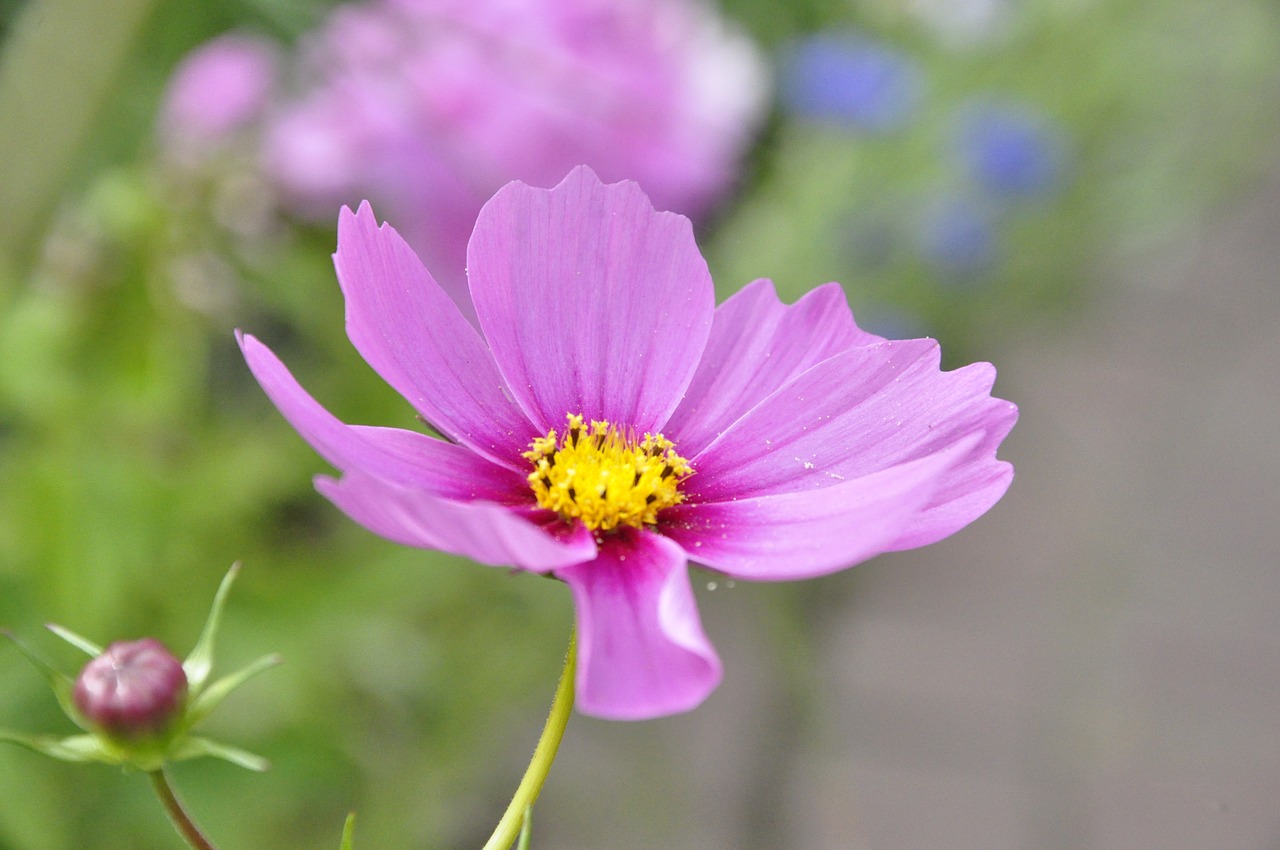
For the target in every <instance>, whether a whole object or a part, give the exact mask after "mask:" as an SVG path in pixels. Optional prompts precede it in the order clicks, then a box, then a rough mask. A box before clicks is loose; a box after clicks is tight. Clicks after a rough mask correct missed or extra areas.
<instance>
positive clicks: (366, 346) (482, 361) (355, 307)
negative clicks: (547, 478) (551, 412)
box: [333, 202, 545, 469]
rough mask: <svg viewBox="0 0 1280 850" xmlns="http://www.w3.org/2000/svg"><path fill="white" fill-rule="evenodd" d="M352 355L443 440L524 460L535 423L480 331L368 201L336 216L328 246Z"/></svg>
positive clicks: (498, 458)
mask: <svg viewBox="0 0 1280 850" xmlns="http://www.w3.org/2000/svg"><path fill="white" fill-rule="evenodd" d="M333 264H334V267H335V268H336V269H337V272H338V282H339V283H340V284H341V285H342V293H343V295H344V297H345V298H346V302H347V335H348V336H349V337H350V338H351V342H352V344H353V345H355V347H356V350H357V351H359V352H360V356H361V357H363V358H364V359H365V360H367V361H368V363H369V365H370V366H372V367H373V368H374V370H375V371H376V372H377V373H378V374H379V375H381V376H382V378H383V380H385V381H386V382H387V383H388V384H390V385H391V386H392V387H394V388H395V389H396V391H397V392H399V393H400V394H401V395H402V396H404V397H405V398H406V399H408V401H409V403H410V404H412V405H413V406H414V407H415V408H416V409H417V410H418V412H419V413H421V414H422V415H423V416H424V417H425V418H426V419H427V421H428V422H430V423H431V424H432V425H434V426H435V427H436V428H438V429H439V430H440V432H441V433H443V434H445V435H446V436H447V437H449V438H450V439H451V440H454V441H455V442H458V443H462V444H463V445H465V446H467V447H468V448H471V449H473V450H475V451H476V452H478V453H480V454H482V455H484V456H485V457H487V458H489V459H490V460H492V461H494V462H495V463H501V464H505V465H509V466H511V467H512V468H513V469H515V468H518V467H519V466H521V465H522V463H521V461H520V453H521V452H523V451H524V450H526V449H527V448H528V447H529V442H530V441H531V440H532V439H533V438H534V437H537V436H541V434H542V433H545V430H543V431H537V430H535V429H534V428H533V426H532V425H531V424H530V423H529V421H528V419H527V418H526V417H525V416H524V415H523V414H522V413H521V412H520V408H519V407H517V406H516V405H515V404H514V403H513V402H512V401H511V398H510V396H509V394H508V392H507V389H506V386H505V384H504V383H503V380H502V376H501V375H499V374H498V369H497V366H496V365H495V364H494V362H493V357H492V355H491V354H490V353H489V350H488V348H487V347H486V345H485V343H484V340H483V339H482V338H481V337H480V334H479V333H477V332H476V329H475V328H474V327H473V326H472V325H471V324H470V323H469V322H468V321H467V320H466V319H465V318H463V316H462V313H460V312H459V311H458V307H457V305H455V304H454V302H453V300H452V299H451V298H450V297H449V296H448V295H447V294H446V293H445V291H444V290H443V289H441V288H440V286H439V285H438V284H437V283H436V282H435V280H434V279H433V278H432V277H431V275H430V273H429V272H428V271H427V270H426V268H424V267H423V265H422V263H421V262H420V261H419V260H418V257H417V255H415V254H414V253H413V250H412V249H411V248H410V247H409V246H408V245H407V244H406V243H405V241H404V240H403V239H401V238H400V235H399V234H398V233H396V232H395V230H393V229H392V228H391V227H389V226H387V225H383V226H382V227H378V224H377V221H376V220H375V219H374V216H373V210H372V209H370V207H369V204H368V203H367V202H366V203H363V204H361V205H360V209H359V211H358V212H355V213H352V212H351V210H350V209H348V208H346V207H344V208H343V210H342V212H341V213H340V214H339V216H338V250H337V252H336V253H335V254H334V255H333Z"/></svg>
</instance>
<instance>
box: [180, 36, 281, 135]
mask: <svg viewBox="0 0 1280 850" xmlns="http://www.w3.org/2000/svg"><path fill="white" fill-rule="evenodd" d="M276 64H277V57H276V49H275V47H274V46H273V45H272V44H271V43H270V42H268V41H265V40H263V39H259V38H254V37H252V36H247V35H227V36H223V37H221V38H216V39H214V40H213V41H210V42H209V43H207V44H204V45H202V46H201V47H200V48H199V49H197V50H194V51H192V52H191V53H190V54H189V55H188V56H187V57H186V58H185V59H183V60H182V64H180V65H179V66H178V68H177V70H175V71H174V74H173V77H172V79H170V81H169V88H168V91H167V92H166V94H165V99H164V105H163V107H162V110H161V116H160V126H161V129H162V130H163V132H164V133H165V135H166V136H167V138H168V141H169V144H170V145H178V146H185V145H196V146H201V147H211V146H213V145H216V144H217V143H219V142H220V141H221V140H222V139H223V138H225V137H226V136H227V135H228V134H230V133H233V132H235V131H236V130H239V129H241V128H243V127H245V126H246V125H248V124H249V123H251V122H253V121H255V120H257V119H258V118H259V117H260V116H261V114H262V111H263V110H264V109H265V108H266V106H267V104H268V102H269V100H270V97H271V94H272V92H273V90H274V87H275V83H276V74H277V67H276Z"/></svg>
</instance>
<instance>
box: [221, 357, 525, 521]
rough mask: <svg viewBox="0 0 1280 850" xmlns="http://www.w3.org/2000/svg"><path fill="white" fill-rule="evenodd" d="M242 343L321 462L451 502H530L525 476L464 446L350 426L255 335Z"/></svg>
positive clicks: (269, 393)
mask: <svg viewBox="0 0 1280 850" xmlns="http://www.w3.org/2000/svg"><path fill="white" fill-rule="evenodd" d="M239 339H240V348H241V350H242V351H243V352H244V358H245V361H246V362H247V363H248V364H249V369H250V370H251V371H252V372H253V375H254V377H255V378H257V379H258V383H259V384H261V385H262V389H263V390H265V391H266V393H267V396H268V398H270V399H271V401H272V403H274V404H275V406H276V407H277V408H279V410H280V412H281V413H282V414H284V418H285V419H287V420H288V421H289V424H290V425H292V426H293V427H294V428H295V429H296V430H297V432H298V433H299V434H301V435H302V438H303V439H304V440H306V441H307V442H308V443H310V444H311V446H312V448H314V449H315V450H316V451H317V452H319V453H320V456H321V457H323V458H324V459H325V460H327V461H328V462H329V463H331V464H333V465H334V466H335V467H337V468H338V469H340V470H342V471H343V472H353V471H360V472H364V473H366V474H369V475H373V476H377V477H379V478H385V479H387V480H388V481H394V482H397V483H399V484H401V485H404V486H407V487H414V488H418V489H423V490H426V491H428V492H431V493H434V494H435V495H437V496H444V497H447V498H451V499H484V500H488V501H498V502H508V501H512V500H514V499H516V498H518V497H522V496H523V497H527V495H528V492H529V488H528V484H527V482H526V481H525V479H524V476H523V475H520V474H519V473H516V472H513V471H511V470H509V469H507V468H506V467H500V466H496V465H494V464H492V463H490V462H489V461H487V460H485V459H484V458H482V457H480V456H479V455H477V454H475V453H474V452H472V451H470V450H469V449H465V448H463V447H462V446H456V445H454V444H452V443H446V442H445V441H444V440H437V439H435V438H434V437H429V436H427V435H426V434H419V433H417V432H415V431H405V430H401V429H398V428H370V427H363V426H352V425H347V424H346V423H344V422H342V421H340V420H339V419H338V418H337V417H335V416H334V415H333V414H331V413H330V412H329V411H327V410H325V409H324V408H323V407H321V406H320V405H319V403H317V402H316V400H315V399H314V398H312V397H311V396H310V395H309V394H308V393H307V391H306V390H304V389H303V388H302V387H301V386H300V385H299V384H298V382H297V380H295V379H294V377H293V375H291V374H290V373H289V370H288V369H287V368H286V367H285V365H284V364H283V363H281V362H280V360H279V358H277V357H276V356H275V354H274V353H272V351H271V350H270V349H269V348H267V347H266V346H265V345H263V344H262V343H261V342H259V341H258V340H257V339H255V338H254V337H253V336H251V335H249V334H243V335H240V337H239Z"/></svg>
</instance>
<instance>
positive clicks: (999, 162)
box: [956, 100, 1067, 198]
mask: <svg viewBox="0 0 1280 850" xmlns="http://www.w3.org/2000/svg"><path fill="white" fill-rule="evenodd" d="M1066 149H1067V143H1066V138H1065V134H1064V133H1063V131H1062V129H1061V128H1060V127H1059V126H1058V125H1056V124H1055V123H1054V122H1053V121H1052V120H1051V119H1049V118H1048V117H1047V116H1045V115H1043V114H1041V113H1040V112H1038V111H1036V110H1034V109H1032V108H1031V107H1029V106H1027V105H1025V104H1020V103H1014V102H1005V101H997V100H984V101H978V102H973V103H971V104H969V105H968V106H966V107H964V108H963V109H962V111H961V113H960V117H959V120H958V122H957V129H956V150H957V155H958V157H959V160H960V164H961V167H962V168H963V169H964V170H965V171H966V172H967V174H968V176H969V179H971V180H972V181H973V182H974V183H976V184H977V185H978V186H980V187H982V189H983V190H985V191H987V192H989V193H991V194H992V195H995V196H997V197H1001V198H1029V197H1034V196H1038V195H1045V194H1048V193H1050V192H1052V191H1054V190H1055V189H1057V188H1058V187H1059V186H1060V185H1061V182H1062V178H1063V173H1064V171H1065V170H1066Z"/></svg>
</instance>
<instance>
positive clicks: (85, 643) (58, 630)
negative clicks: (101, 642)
mask: <svg viewBox="0 0 1280 850" xmlns="http://www.w3.org/2000/svg"><path fill="white" fill-rule="evenodd" d="M44 627H45V628H46V629H48V630H49V631H51V632H53V633H54V634H55V635H57V636H58V637H60V638H62V639H63V640H65V641H66V642H67V643H69V644H71V645H72V646H74V647H75V648H76V649H79V650H82V651H84V652H86V653H88V655H89V657H90V658H97V657H98V656H99V655H101V654H102V651H103V650H102V647H100V646H98V645H97V644H96V643H94V642H93V641H91V640H89V639H88V638H84V637H81V636H80V635H78V634H76V633H75V632H73V631H71V629H68V628H67V627H66V626H59V625H58V624H57V623H45V624H44Z"/></svg>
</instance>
